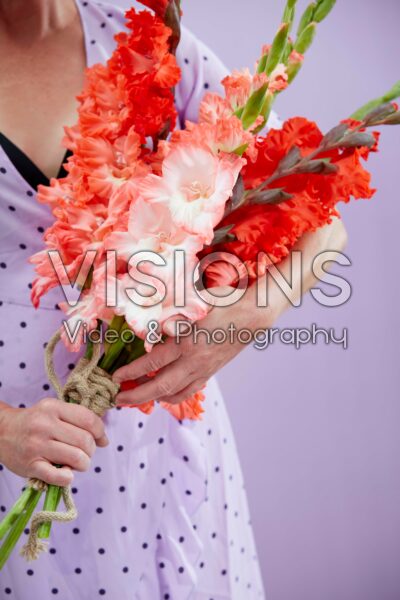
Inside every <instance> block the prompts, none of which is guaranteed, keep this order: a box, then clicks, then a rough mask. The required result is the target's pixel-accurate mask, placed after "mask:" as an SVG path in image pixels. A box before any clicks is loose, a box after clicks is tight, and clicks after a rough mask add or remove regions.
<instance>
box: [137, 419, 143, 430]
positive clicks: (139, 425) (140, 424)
mask: <svg viewBox="0 0 400 600" xmlns="http://www.w3.org/2000/svg"><path fill="white" fill-rule="evenodd" d="M138 427H139V429H140V428H141V427H143V423H142V421H139V423H138Z"/></svg>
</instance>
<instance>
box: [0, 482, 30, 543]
mask: <svg viewBox="0 0 400 600" xmlns="http://www.w3.org/2000/svg"><path fill="white" fill-rule="evenodd" d="M33 492H34V490H33V489H32V488H31V487H27V488H25V490H24V491H23V492H22V494H21V496H20V497H19V498H18V500H17V501H16V503H15V504H14V506H13V507H12V508H11V510H10V511H9V512H8V513H7V514H6V516H5V517H4V519H3V520H2V521H1V523H0V540H1V539H3V537H4V536H5V535H6V533H7V531H8V530H9V529H10V527H12V525H13V524H14V523H15V521H16V520H17V519H18V517H19V515H20V514H21V513H22V512H23V511H24V510H25V507H26V505H27V503H28V500H29V498H30V497H31V495H32V493H33Z"/></svg>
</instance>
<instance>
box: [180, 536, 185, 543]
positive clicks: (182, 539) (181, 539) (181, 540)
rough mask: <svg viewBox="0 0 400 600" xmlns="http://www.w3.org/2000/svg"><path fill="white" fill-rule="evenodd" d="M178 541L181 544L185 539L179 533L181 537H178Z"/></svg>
mask: <svg viewBox="0 0 400 600" xmlns="http://www.w3.org/2000/svg"><path fill="white" fill-rule="evenodd" d="M179 541H180V543H181V544H183V542H184V541H185V538H184V537H183V535H181V537H180V538H179Z"/></svg>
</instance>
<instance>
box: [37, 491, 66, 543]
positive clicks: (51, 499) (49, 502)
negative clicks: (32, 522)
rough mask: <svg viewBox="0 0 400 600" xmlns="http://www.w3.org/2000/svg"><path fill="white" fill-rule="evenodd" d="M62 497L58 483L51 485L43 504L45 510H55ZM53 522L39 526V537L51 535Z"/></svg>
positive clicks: (43, 537) (44, 537)
mask: <svg viewBox="0 0 400 600" xmlns="http://www.w3.org/2000/svg"><path fill="white" fill-rule="evenodd" d="M60 499H61V488H60V487H59V486H58V485H49V486H48V488H47V492H46V498H45V500H44V504H43V510H49V511H51V512H55V511H56V510H57V507H58V504H59V502H60ZM50 530H51V523H43V524H42V525H41V526H40V527H39V531H38V537H39V538H41V539H47V538H49V537H50Z"/></svg>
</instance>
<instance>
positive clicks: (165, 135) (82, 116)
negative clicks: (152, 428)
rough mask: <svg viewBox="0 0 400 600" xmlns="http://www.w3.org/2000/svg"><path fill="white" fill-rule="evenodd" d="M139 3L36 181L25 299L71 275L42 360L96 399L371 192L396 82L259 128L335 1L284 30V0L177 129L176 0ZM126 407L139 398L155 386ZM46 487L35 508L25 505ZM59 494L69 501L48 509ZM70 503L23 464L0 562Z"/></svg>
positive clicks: (70, 396)
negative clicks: (56, 155) (326, 115)
mask: <svg viewBox="0 0 400 600" xmlns="http://www.w3.org/2000/svg"><path fill="white" fill-rule="evenodd" d="M142 4H144V5H146V6H147V7H148V8H151V9H152V11H153V12H150V11H148V10H143V11H141V12H136V11H135V10H134V9H131V10H129V11H128V12H127V13H126V19H127V32H123V33H120V34H118V35H117V36H116V41H117V48H116V50H115V51H114V53H113V55H112V56H111V58H110V59H109V61H108V62H107V64H106V65H102V64H97V65H95V66H93V67H92V68H90V69H88V70H87V73H86V83H85V87H84V90H83V92H82V94H81V95H80V97H79V108H78V121H77V124H76V125H75V126H74V127H72V128H66V135H65V140H64V144H65V146H66V148H68V149H69V150H70V151H71V156H70V157H69V159H68V162H67V164H66V170H67V173H68V174H67V176H66V177H65V178H63V179H53V180H52V181H51V185H50V186H49V187H43V186H41V187H40V189H39V193H38V200H39V202H43V203H46V204H48V205H49V206H50V207H51V208H52V211H53V214H54V217H55V221H54V223H53V225H52V226H51V227H50V228H49V229H48V230H47V231H46V232H45V234H44V241H45V249H44V250H43V251H42V252H40V253H38V254H36V255H34V256H33V257H32V258H31V261H32V262H33V263H34V264H35V267H36V272H37V275H38V277H37V279H36V280H35V281H34V282H33V288H32V301H33V304H34V305H35V306H38V304H39V302H40V298H41V297H42V296H43V295H44V294H45V293H46V292H47V291H48V290H50V289H51V288H53V287H56V286H62V287H64V288H65V289H66V288H68V286H70V285H71V281H74V282H75V283H74V286H75V287H77V288H79V291H80V294H79V298H78V299H77V300H75V301H73V302H69V303H65V305H64V306H62V308H64V309H65V311H66V319H65V321H64V323H63V327H62V328H61V330H60V331H58V332H56V334H55V336H54V337H53V338H52V340H50V341H49V344H48V346H47V348H46V367H47V371H48V375H49V379H50V381H51V382H52V383H53V386H54V387H55V389H56V391H57V394H58V396H59V398H60V400H63V401H67V402H77V403H81V404H83V405H85V406H87V407H88V408H90V409H91V410H93V411H94V412H96V414H98V415H103V414H104V413H105V411H106V410H107V409H109V408H112V407H113V406H114V398H115V395H116V394H117V392H118V391H119V386H118V385H116V384H115V383H114V382H113V381H112V379H111V374H112V373H113V372H114V371H115V370H116V369H117V368H119V367H120V366H123V365H126V364H128V363H130V362H131V361H133V360H135V359H136V358H138V357H139V356H141V355H143V354H144V353H145V352H150V351H151V348H152V346H153V345H154V344H155V343H159V342H162V340H163V337H164V336H165V335H167V334H168V333H170V327H168V326H167V325H168V324H169V325H170V324H171V322H172V323H173V322H174V321H175V320H177V319H179V318H182V317H183V318H184V319H186V320H188V321H190V322H195V321H198V320H200V319H202V318H203V317H205V316H206V314H207V312H208V311H209V310H210V301H209V300H210V295H211V293H210V291H209V290H211V289H212V288H213V287H216V286H231V287H233V288H238V287H240V285H241V282H242V278H243V274H245V277H246V281H250V283H251V282H252V281H254V280H256V279H257V278H258V277H260V276H262V275H264V274H265V273H266V271H267V270H268V268H269V267H270V265H272V264H274V263H279V261H281V260H282V259H283V258H284V257H285V256H287V255H288V254H289V253H290V250H291V248H292V247H293V246H294V244H295V243H296V241H297V240H298V239H299V238H300V237H301V236H302V235H303V234H304V233H305V232H307V231H313V230H316V229H317V228H319V227H322V226H324V225H326V224H327V223H329V222H330V221H331V219H332V217H334V216H338V212H337V210H336V204H337V203H338V202H339V201H343V202H348V201H349V200H350V198H352V197H353V198H371V197H372V195H373V193H374V190H373V189H372V188H371V187H370V180H371V176H370V174H369V173H368V171H367V170H366V169H365V165H364V163H365V161H366V160H367V159H368V156H369V154H370V152H376V151H377V147H378V140H379V134H378V133H377V132H376V131H373V132H369V131H368V129H369V128H370V127H375V126H378V125H392V124H393V125H395V124H400V112H399V110H398V107H397V105H396V104H395V103H394V102H393V100H394V99H395V98H397V97H398V96H399V95H400V82H398V83H397V84H396V85H395V86H394V87H393V88H392V90H390V91H389V92H388V93H387V94H386V95H385V96H383V97H381V98H379V99H377V100H374V101H372V102H370V103H368V104H367V105H366V106H364V107H363V108H361V109H360V110H358V111H357V112H356V113H354V114H353V115H352V116H351V117H350V118H348V119H346V120H344V121H342V122H341V123H340V124H339V125H337V126H336V127H334V128H333V129H332V130H331V131H329V132H328V133H327V134H326V135H324V134H323V133H322V132H321V131H320V130H319V128H318V126H317V125H316V124H315V123H314V122H312V121H308V120H307V119H305V118H302V117H295V118H292V119H289V120H288V121H286V122H285V123H284V124H283V126H282V128H281V129H275V130H270V131H268V132H267V133H264V134H262V132H263V131H265V125H266V123H267V121H268V117H269V115H270V112H271V109H272V106H273V104H274V101H275V99H276V98H277V96H278V95H279V94H281V93H282V91H283V90H284V89H285V88H286V87H287V86H288V85H289V84H290V83H291V82H292V81H293V80H294V78H295V77H296V76H297V74H298V73H299V71H300V69H301V66H302V63H303V59H304V55H305V53H306V52H307V50H308V49H309V47H310V46H311V44H312V41H313V38H314V35H315V33H316V29H317V27H318V24H319V23H320V22H321V21H322V20H323V19H325V18H326V17H327V16H328V14H329V13H330V11H331V9H332V8H333V6H334V4H335V0H316V1H315V2H312V3H311V4H310V6H309V7H308V8H307V9H306V11H305V12H304V14H303V15H302V17H301V19H300V23H299V25H298V29H297V34H296V35H293V34H292V29H293V23H294V19H295V9H296V0H287V2H286V5H285V9H284V14H283V18H282V23H281V25H280V27H279V29H278V32H277V34H276V36H275V38H274V40H273V42H272V44H271V45H268V46H264V47H263V49H262V53H261V57H260V59H259V60H258V61H257V63H256V66H255V71H254V72H251V71H250V70H249V69H244V70H242V71H234V72H233V73H232V74H231V75H230V76H228V77H226V78H225V79H224V81H223V82H222V83H223V85H224V88H225V97H221V96H219V95H217V94H215V93H207V94H205V96H204V99H203V101H202V103H201V106H200V111H199V117H198V122H197V123H191V122H187V123H186V128H185V129H184V130H175V123H176V117H177V114H176V109H175V106H174V87H175V86H176V84H177V83H178V81H179V79H180V70H179V68H178V66H177V62H176V58H175V51H176V48H177V46H178V43H179V38H180V13H181V9H180V2H179V0H142ZM227 255H229V256H231V257H233V258H234V260H233V261H227V260H226V258H225V257H226V256H227ZM238 265H239V266H238ZM139 267H140V268H139ZM107 334H109V335H108V337H107ZM60 339H61V340H62V341H63V342H64V343H65V344H66V345H67V346H68V348H69V349H70V350H71V351H78V350H80V349H81V347H82V346H83V345H85V347H86V350H85V355H84V357H83V358H82V359H81V360H80V361H79V363H78V365H77V367H76V369H75V370H74V371H73V372H72V373H71V375H70V377H69V378H68V380H67V382H66V383H65V384H64V385H62V384H61V383H60V382H59V381H58V379H57V376H56V374H55V372H54V366H53V359H52V357H53V351H54V348H55V346H56V344H57V343H58V342H59V340H60ZM100 340H101V341H102V342H103V343H100ZM149 375H150V374H149ZM129 385H132V386H134V385H137V383H134V382H132V384H129ZM202 400H203V394H202V392H201V391H199V392H198V393H196V394H194V395H193V396H192V397H190V398H187V399H186V400H185V401H184V402H182V403H181V404H179V405H170V404H167V403H160V404H161V406H162V408H164V409H166V410H168V411H170V412H171V413H172V415H173V416H174V417H176V418H178V419H185V418H188V419H199V418H201V413H202V412H203V408H202ZM138 408H139V409H140V410H142V411H144V412H145V413H148V414H149V413H151V412H152V410H153V408H154V402H150V403H147V404H145V405H140V406H138ZM42 494H45V499H44V506H43V510H42V511H40V512H38V513H36V514H35V515H34V516H33V518H32V520H31V517H32V515H33V513H34V510H35V508H36V506H37V504H38V502H39V500H40V498H41V496H42ZM61 498H63V499H64V503H65V506H66V511H65V512H58V511H57V507H58V505H59V502H60V499H61ZM75 516H76V508H75V505H74V502H73V500H72V496H71V493H70V491H69V489H68V488H62V489H60V488H58V487H56V486H47V485H46V484H44V483H43V482H40V481H37V480H30V481H29V482H28V484H27V487H26V488H25V490H24V491H23V493H22V496H21V497H20V499H19V500H18V501H17V502H16V504H15V505H14V507H13V508H12V509H11V511H10V512H9V513H8V514H7V515H6V517H5V518H4V519H3V521H2V522H1V523H0V539H1V538H5V539H4V542H3V545H2V547H1V549H0V568H1V567H2V566H3V565H4V563H5V562H6V560H7V558H8V557H9V555H10V553H11V551H12V549H13V548H14V546H15V544H16V542H17V540H18V539H19V537H20V535H21V533H22V532H23V530H24V528H25V527H26V526H27V524H28V523H29V521H30V520H31V523H30V534H29V538H28V542H27V544H26V545H25V546H24V548H23V550H22V553H23V555H24V556H25V557H26V558H28V559H34V558H36V557H37V556H38V553H39V552H40V550H42V549H43V547H44V544H43V541H42V540H43V539H45V538H48V537H49V534H50V527H51V523H52V521H55V520H58V521H69V520H72V519H73V518H75Z"/></svg>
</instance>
